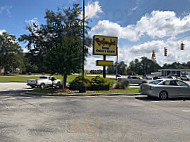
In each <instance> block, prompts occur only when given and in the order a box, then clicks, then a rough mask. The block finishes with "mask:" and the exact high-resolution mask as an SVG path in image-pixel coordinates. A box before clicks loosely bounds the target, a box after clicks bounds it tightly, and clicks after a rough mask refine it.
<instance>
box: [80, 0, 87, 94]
mask: <svg viewBox="0 0 190 142" xmlns="http://www.w3.org/2000/svg"><path fill="white" fill-rule="evenodd" d="M82 22H83V25H82V28H83V44H82V86H81V87H80V89H79V93H85V92H86V86H85V85H84V39H85V31H84V30H85V29H84V24H85V0H83V21H82Z"/></svg>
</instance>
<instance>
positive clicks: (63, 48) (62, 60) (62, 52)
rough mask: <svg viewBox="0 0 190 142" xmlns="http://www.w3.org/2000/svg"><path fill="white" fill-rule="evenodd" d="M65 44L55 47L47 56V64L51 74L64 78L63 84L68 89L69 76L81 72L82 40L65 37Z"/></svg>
mask: <svg viewBox="0 0 190 142" xmlns="http://www.w3.org/2000/svg"><path fill="white" fill-rule="evenodd" d="M63 43H64V44H62V45H61V44H60V45H58V46H54V48H52V49H51V50H50V51H49V52H48V53H47V55H46V58H45V63H46V67H47V68H48V70H49V72H51V73H55V72H57V73H59V74H61V75H63V76H64V78H63V82H64V87H66V79H67V75H69V74H71V73H76V72H80V69H81V61H82V58H81V56H82V52H81V50H82V49H81V40H76V39H73V38H71V37H64V40H63Z"/></svg>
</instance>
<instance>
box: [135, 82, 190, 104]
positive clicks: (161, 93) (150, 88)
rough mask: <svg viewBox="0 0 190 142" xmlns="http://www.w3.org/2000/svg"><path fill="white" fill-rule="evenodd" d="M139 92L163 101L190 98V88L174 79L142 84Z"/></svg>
mask: <svg viewBox="0 0 190 142" xmlns="http://www.w3.org/2000/svg"><path fill="white" fill-rule="evenodd" d="M139 92H140V93H141V94H145V95H148V96H153V97H158V98H160V99H162V100H165V99H167V98H175V97H190V86H189V85H188V84H187V83H185V82H183V81H181V80H174V79H158V80H154V81H151V82H149V83H144V84H141V86H140V90H139Z"/></svg>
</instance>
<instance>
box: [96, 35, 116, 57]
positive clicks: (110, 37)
mask: <svg viewBox="0 0 190 142" xmlns="http://www.w3.org/2000/svg"><path fill="white" fill-rule="evenodd" d="M95 37H100V38H105V39H106V38H109V39H116V45H114V46H115V47H114V48H115V49H114V51H115V53H114V54H111V53H105V52H102V53H97V52H95V51H96V50H97V47H96V46H95ZM117 44H118V37H113V36H102V35H94V36H93V55H108V56H117V54H118V49H117V48H118V47H117Z"/></svg>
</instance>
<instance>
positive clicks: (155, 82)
mask: <svg viewBox="0 0 190 142" xmlns="http://www.w3.org/2000/svg"><path fill="white" fill-rule="evenodd" d="M161 81H162V80H154V81H151V82H149V84H158V83H160V82H161Z"/></svg>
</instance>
